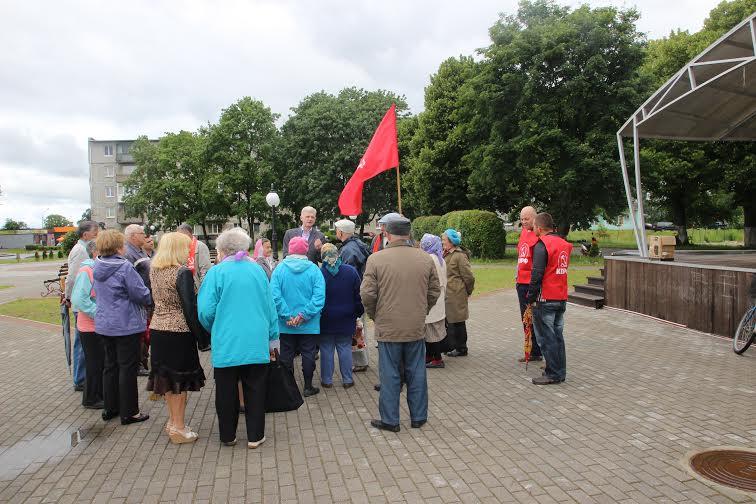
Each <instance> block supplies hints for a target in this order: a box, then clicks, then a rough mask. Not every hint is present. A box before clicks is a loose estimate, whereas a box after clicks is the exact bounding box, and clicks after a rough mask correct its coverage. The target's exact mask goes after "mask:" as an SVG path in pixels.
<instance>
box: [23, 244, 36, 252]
mask: <svg viewBox="0 0 756 504" xmlns="http://www.w3.org/2000/svg"><path fill="white" fill-rule="evenodd" d="M24 248H25V249H26V250H29V251H32V250H39V245H24Z"/></svg>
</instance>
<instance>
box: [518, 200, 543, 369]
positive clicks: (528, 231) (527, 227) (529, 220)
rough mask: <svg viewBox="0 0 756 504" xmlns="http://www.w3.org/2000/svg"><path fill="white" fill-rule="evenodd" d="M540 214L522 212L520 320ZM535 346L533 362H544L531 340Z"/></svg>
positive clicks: (531, 268) (528, 285)
mask: <svg viewBox="0 0 756 504" xmlns="http://www.w3.org/2000/svg"><path fill="white" fill-rule="evenodd" d="M536 215H538V212H537V211H536V209H535V208H533V207H532V206H526V207H525V208H523V209H522V210H520V224H521V225H522V231H521V232H520V241H518V242H517V286H516V288H517V299H518V300H519V301H520V318H522V315H523V314H524V313H525V308H527V306H528V303H527V301H526V297H527V295H528V288H529V287H530V275H531V273H532V271H533V247H534V246H535V244H536V243H537V242H538V236H536V234H535V232H534V231H533V222H534V221H535V218H536ZM530 340H531V342H532V344H533V346H532V349H531V351H530V360H531V361H540V360H543V356H542V354H541V348H540V347H539V346H538V343H537V342H536V339H535V338H534V337H531V338H530ZM517 361H518V362H525V357H524V356H523V357H520V358H519V359H517Z"/></svg>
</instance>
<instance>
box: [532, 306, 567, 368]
mask: <svg viewBox="0 0 756 504" xmlns="http://www.w3.org/2000/svg"><path fill="white" fill-rule="evenodd" d="M566 309H567V307H566V303H565V302H564V301H546V302H543V303H541V302H538V303H536V305H535V308H534V309H533V329H534V332H535V335H536V339H537V340H538V345H539V346H540V347H541V352H542V353H543V357H544V359H546V371H545V372H544V375H546V376H547V377H548V378H551V379H553V380H562V381H563V380H564V379H565V378H566V377H567V354H566V352H565V350H564V334H563V332H564V312H565V310H566Z"/></svg>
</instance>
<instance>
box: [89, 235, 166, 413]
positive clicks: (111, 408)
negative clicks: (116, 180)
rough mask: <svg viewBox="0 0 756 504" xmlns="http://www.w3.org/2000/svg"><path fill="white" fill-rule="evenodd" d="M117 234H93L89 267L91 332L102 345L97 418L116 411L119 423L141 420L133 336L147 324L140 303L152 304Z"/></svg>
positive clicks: (135, 350) (135, 336)
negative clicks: (93, 297)
mask: <svg viewBox="0 0 756 504" xmlns="http://www.w3.org/2000/svg"><path fill="white" fill-rule="evenodd" d="M124 249H125V246H124V236H123V233H121V232H120V231H117V230H115V229H107V230H105V231H103V232H101V233H100V234H99V235H97V250H99V251H100V257H98V258H97V261H96V262H95V266H94V275H93V276H94V290H95V292H96V293H97V313H96V314H95V332H96V333H97V334H98V335H100V336H101V337H102V341H103V344H104V346H105V368H104V370H103V401H104V403H105V410H104V411H103V412H102V419H103V420H105V421H107V420H110V419H111V418H115V417H116V416H118V415H120V417H121V424H123V425H128V424H132V423H136V422H144V421H145V420H147V419H148V418H149V415H146V414H143V413H141V412H140V411H139V392H138V390H137V368H138V366H139V336H140V335H141V334H142V333H143V332H144V331H145V329H146V327H147V318H146V312H145V307H146V306H148V305H150V304H151V303H152V299H151V297H150V291H149V289H148V288H147V287H145V285H144V281H143V280H142V277H140V276H139V273H137V272H136V270H135V269H134V266H132V265H131V263H130V262H129V261H127V260H126V259H125V258H124V257H123V255H124V252H125V250H124Z"/></svg>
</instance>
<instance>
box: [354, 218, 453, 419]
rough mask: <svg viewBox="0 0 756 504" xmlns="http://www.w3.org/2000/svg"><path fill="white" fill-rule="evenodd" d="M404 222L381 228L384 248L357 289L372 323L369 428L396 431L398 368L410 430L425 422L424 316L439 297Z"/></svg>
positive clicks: (429, 265)
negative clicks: (373, 401) (375, 388)
mask: <svg viewBox="0 0 756 504" xmlns="http://www.w3.org/2000/svg"><path fill="white" fill-rule="evenodd" d="M410 230H411V224H410V221H409V219H406V218H404V217H401V216H399V217H395V218H393V219H391V220H390V221H389V222H387V223H386V235H387V238H388V240H389V245H388V246H387V247H386V248H385V249H383V250H381V251H380V252H378V253H375V254H372V255H371V256H370V257H369V258H368V261H367V266H366V268H365V275H364V276H363V279H362V285H361V286H360V296H361V297H362V304H363V305H364V306H365V312H366V313H367V314H368V316H370V318H371V319H373V320H374V321H375V339H376V340H377V341H378V370H379V374H380V380H381V395H380V399H379V400H378V409H379V412H380V415H381V419H380V420H372V421H371V422H370V424H371V425H372V426H373V427H375V428H378V429H383V430H388V431H392V432H399V429H400V427H399V392H400V390H401V385H400V367H401V366H402V364H403V365H404V373H405V379H406V382H407V404H408V406H409V410H410V420H411V422H412V423H411V425H412V427H413V428H419V427H422V426H423V424H425V422H426V421H427V420H428V382H427V381H426V374H425V339H424V336H425V332H424V329H425V316H426V315H427V314H428V311H429V310H430V309H431V307H432V306H433V305H434V304H435V303H436V300H437V299H438V297H439V295H440V294H441V287H440V284H439V280H438V274H437V273H436V267H435V265H434V264H433V261H432V259H431V258H430V256H429V255H428V254H426V253H425V252H423V251H422V250H419V249H417V248H415V247H413V246H411V245H410V243H409V239H410V236H409V235H410Z"/></svg>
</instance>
